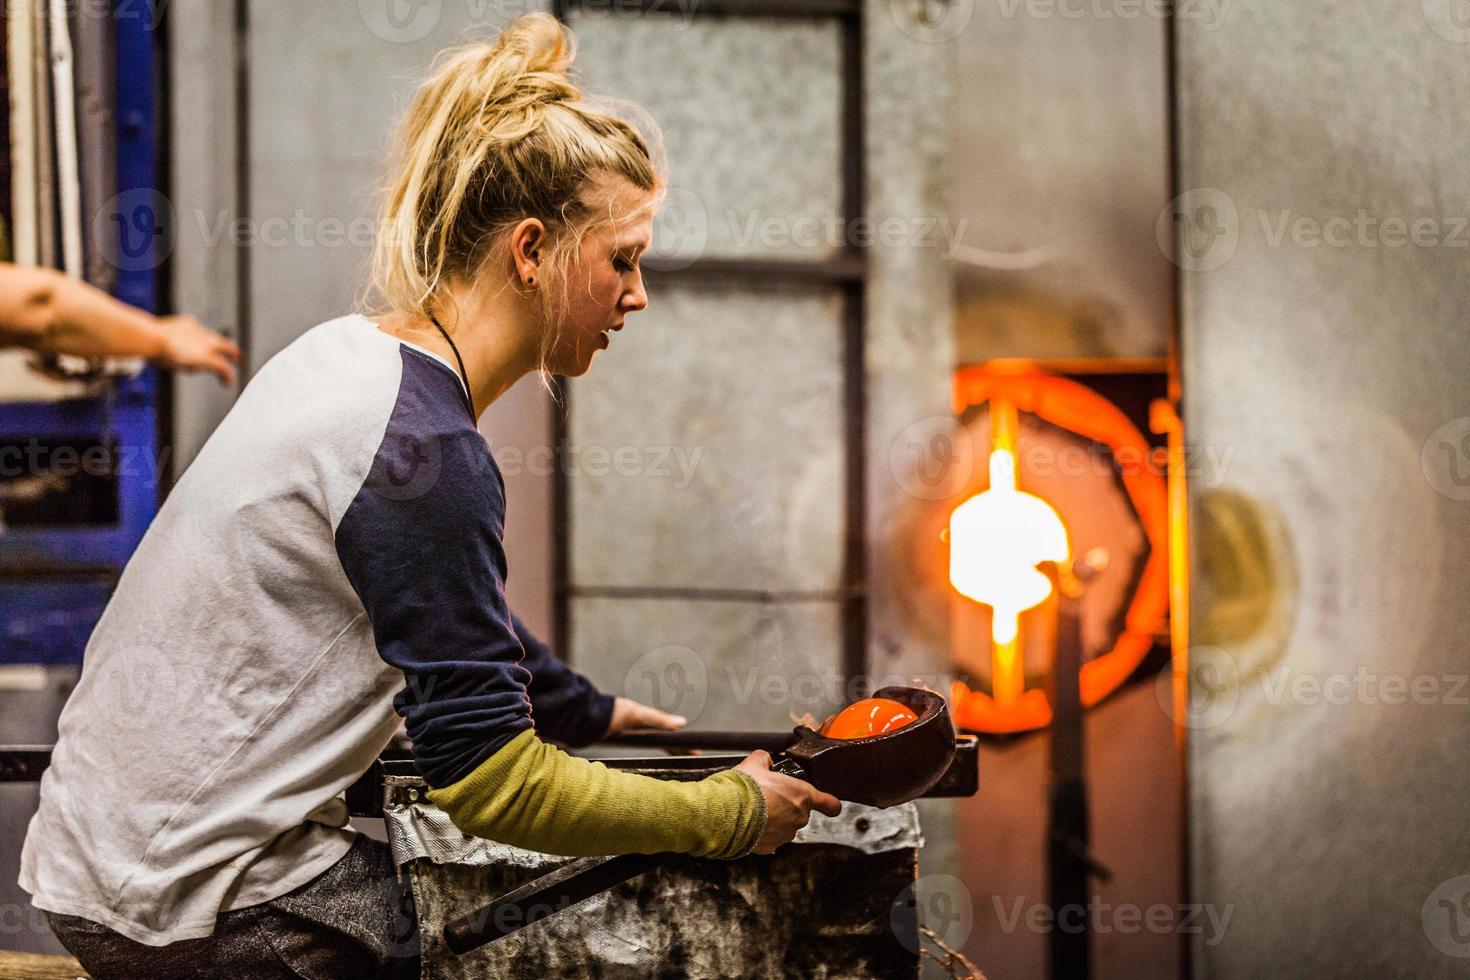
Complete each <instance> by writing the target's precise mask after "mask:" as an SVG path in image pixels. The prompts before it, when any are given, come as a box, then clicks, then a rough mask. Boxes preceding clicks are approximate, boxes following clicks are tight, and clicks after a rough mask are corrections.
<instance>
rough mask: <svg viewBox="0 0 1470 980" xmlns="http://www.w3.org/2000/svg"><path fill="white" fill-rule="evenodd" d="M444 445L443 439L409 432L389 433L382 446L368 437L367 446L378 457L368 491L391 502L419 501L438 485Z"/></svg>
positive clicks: (374, 463)
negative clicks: (423, 436) (421, 436)
mask: <svg viewBox="0 0 1470 980" xmlns="http://www.w3.org/2000/svg"><path fill="white" fill-rule="evenodd" d="M443 443H444V437H441V436H433V435H431V436H428V437H426V438H420V437H419V436H417V435H414V434H413V433H407V432H389V433H388V434H387V435H385V436H383V438H382V442H381V444H380V443H379V442H378V441H377V440H376V439H375V438H374V437H372V436H368V437H367V438H366V440H365V442H364V445H365V446H371V447H372V449H371V451H373V452H375V453H376V455H377V459H375V460H374V461H373V468H372V472H371V474H370V475H369V478H368V483H367V486H368V488H369V489H371V490H372V492H373V493H376V494H377V495H378V496H380V497H384V498H386V499H388V500H417V499H418V498H419V497H422V496H423V495H424V494H426V493H428V492H429V491H430V490H431V489H433V487H434V485H435V484H436V483H438V482H439V472H440V470H441V469H442V468H443V461H444V446H443Z"/></svg>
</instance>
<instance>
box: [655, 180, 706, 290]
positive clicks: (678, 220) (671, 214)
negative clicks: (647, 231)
mask: <svg viewBox="0 0 1470 980" xmlns="http://www.w3.org/2000/svg"><path fill="white" fill-rule="evenodd" d="M708 242H709V212H708V211H706V210H705V207H704V201H703V200H701V199H700V197H699V195H698V194H696V193H694V192H693V191H691V190H690V189H689V188H687V187H670V188H668V189H667V190H666V191H665V192H664V200H663V207H661V208H659V212H658V214H657V215H656V216H655V217H654V219H653V248H652V249H651V250H650V251H649V253H648V256H647V258H646V259H645V261H646V262H647V263H648V267H649V268H650V269H655V270H658V271H663V272H671V271H674V270H677V269H683V268H686V267H687V266H689V265H690V264H691V263H693V262H694V261H696V260H697V259H698V258H699V257H700V256H701V255H703V254H704V249H705V245H706V244H707V243H708Z"/></svg>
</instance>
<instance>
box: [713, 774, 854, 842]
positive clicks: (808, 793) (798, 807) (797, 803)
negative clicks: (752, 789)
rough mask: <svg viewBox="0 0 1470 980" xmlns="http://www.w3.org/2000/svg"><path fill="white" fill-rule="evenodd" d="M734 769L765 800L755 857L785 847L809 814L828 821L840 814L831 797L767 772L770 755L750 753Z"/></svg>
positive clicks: (834, 798)
mask: <svg viewBox="0 0 1470 980" xmlns="http://www.w3.org/2000/svg"><path fill="white" fill-rule="evenodd" d="M735 768H736V769H739V770H740V771H741V772H743V773H748V774H749V775H750V777H751V778H752V779H754V780H755V782H756V785H757V786H759V787H760V788H761V795H762V796H764V797H765V798H766V829H765V831H764V832H762V833H761V839H760V840H758V841H756V844H755V853H756V854H770V853H771V852H773V851H775V850H776V848H778V847H780V846H781V845H782V844H789V843H790V842H791V838H793V837H795V836H796V832H797V831H798V830H800V829H801V828H803V827H805V826H806V824H807V821H808V820H810V819H811V813H812V811H813V810H816V811H817V812H818V813H825V814H826V815H827V816H829V817H835V816H837V814H839V813H841V812H842V801H841V800H839V799H837V797H835V796H833V795H832V794H831V793H823V792H822V791H821V790H819V789H817V788H816V787H815V786H813V785H812V784H811V783H808V782H806V781H804V780H801V779H795V778H793V777H791V776H787V775H785V774H784V773H779V772H771V755H770V753H769V752H766V751H764V750H762V749H757V750H756V751H754V752H752V753H750V755H748V756H746V757H745V760H744V761H743V762H741V763H740V765H738V766H736V767H735Z"/></svg>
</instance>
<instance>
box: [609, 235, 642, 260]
mask: <svg viewBox="0 0 1470 980" xmlns="http://www.w3.org/2000/svg"><path fill="white" fill-rule="evenodd" d="M647 249H648V239H647V238H630V239H628V240H627V241H625V242H622V243H620V244H618V245H617V246H616V248H615V249H614V250H615V251H618V252H630V253H632V254H633V255H635V256H636V255H638V254H639V253H641V252H644V251H646V250H647Z"/></svg>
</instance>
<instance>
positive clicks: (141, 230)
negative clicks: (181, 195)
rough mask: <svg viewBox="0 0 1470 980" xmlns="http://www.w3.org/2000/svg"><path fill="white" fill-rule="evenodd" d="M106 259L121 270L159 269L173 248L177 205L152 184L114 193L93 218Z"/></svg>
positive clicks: (98, 243)
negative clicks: (174, 207) (175, 206)
mask: <svg viewBox="0 0 1470 980" xmlns="http://www.w3.org/2000/svg"><path fill="white" fill-rule="evenodd" d="M92 238H93V240H94V241H96V242H97V245H98V250H99V251H100V252H101V253H102V258H103V261H105V262H106V263H107V264H108V265H110V266H112V267H113V268H114V269H117V270H118V271H119V272H145V271H147V270H149V269H156V268H158V266H159V265H161V264H162V263H163V261H164V260H165V259H167V258H168V257H169V254H170V253H171V252H173V249H174V209H173V205H172V204H170V203H169V199H168V198H166V197H164V196H163V195H162V194H160V193H158V191H156V190H154V189H153V188H151V187H134V188H133V189H132V190H126V191H123V192H122V193H121V194H118V195H116V196H114V197H113V198H112V199H111V200H109V201H108V202H107V203H106V204H104V205H102V207H101V208H99V209H98V211H97V214H96V215H95V216H93V219H92Z"/></svg>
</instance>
